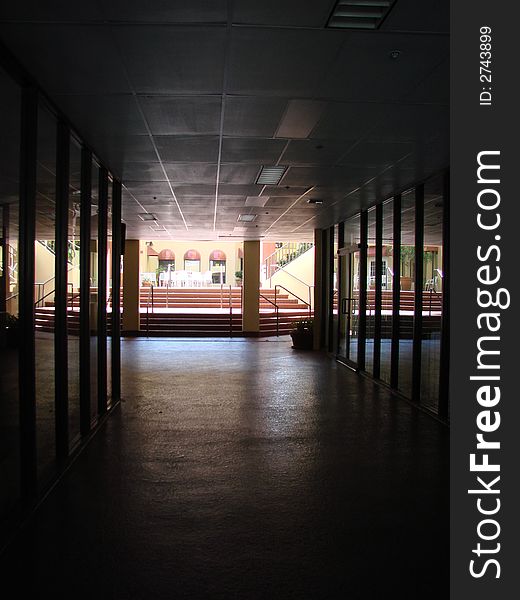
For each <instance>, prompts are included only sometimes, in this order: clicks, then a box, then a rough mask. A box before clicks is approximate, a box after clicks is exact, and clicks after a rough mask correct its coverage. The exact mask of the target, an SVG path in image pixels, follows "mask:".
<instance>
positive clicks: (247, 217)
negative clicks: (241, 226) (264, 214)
mask: <svg viewBox="0 0 520 600" xmlns="http://www.w3.org/2000/svg"><path fill="white" fill-rule="evenodd" d="M256 217H257V215H249V214H244V215H238V219H237V221H242V223H252V222H253V221H254V220H255V219H256Z"/></svg>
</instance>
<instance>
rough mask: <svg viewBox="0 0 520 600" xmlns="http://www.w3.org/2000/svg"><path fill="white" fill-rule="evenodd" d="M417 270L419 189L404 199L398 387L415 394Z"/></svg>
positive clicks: (408, 193) (402, 390) (408, 394)
mask: <svg viewBox="0 0 520 600" xmlns="http://www.w3.org/2000/svg"><path fill="white" fill-rule="evenodd" d="M414 271H415V190H411V191H409V192H407V193H405V194H403V196H402V198H401V260H400V273H401V294H400V310H399V375H398V388H399V390H400V391H401V392H402V393H403V394H404V395H405V396H407V397H408V398H411V396H412V358H413V353H412V349H413V322H414V287H415V286H414Z"/></svg>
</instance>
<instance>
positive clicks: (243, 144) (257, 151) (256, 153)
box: [222, 138, 285, 164]
mask: <svg viewBox="0 0 520 600" xmlns="http://www.w3.org/2000/svg"><path fill="white" fill-rule="evenodd" d="M284 147H285V141H284V140H270V139H265V140H263V139H255V138H225V139H224V140H223V142H222V161H223V162H229V163H254V164H275V163H276V161H277V160H278V158H279V156H280V154H281V152H282V150H283V149H284Z"/></svg>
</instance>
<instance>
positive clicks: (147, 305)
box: [146, 285, 153, 337]
mask: <svg viewBox="0 0 520 600" xmlns="http://www.w3.org/2000/svg"><path fill="white" fill-rule="evenodd" d="M150 298H151V299H152V313H153V285H150V288H149V289H148V297H147V299H146V337H150V311H149V308H150Z"/></svg>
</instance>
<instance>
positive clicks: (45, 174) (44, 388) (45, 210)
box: [34, 107, 56, 483]
mask: <svg viewBox="0 0 520 600" xmlns="http://www.w3.org/2000/svg"><path fill="white" fill-rule="evenodd" d="M37 160H38V164H37V179H36V242H35V286H34V292H35V307H36V308H35V313H36V332H35V347H36V374H35V380H36V440H37V452H38V475H39V478H40V482H42V483H44V482H45V481H46V480H48V478H49V477H50V476H51V475H52V473H53V468H54V461H55V439H54V438H55V434H54V431H55V427H54V391H55V370H54V290H55V287H56V279H55V262H54V261H55V225H56V120H55V119H54V117H53V116H51V114H50V113H49V112H47V111H46V110H45V109H44V108H42V107H40V108H39V111H38V155H37Z"/></svg>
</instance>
